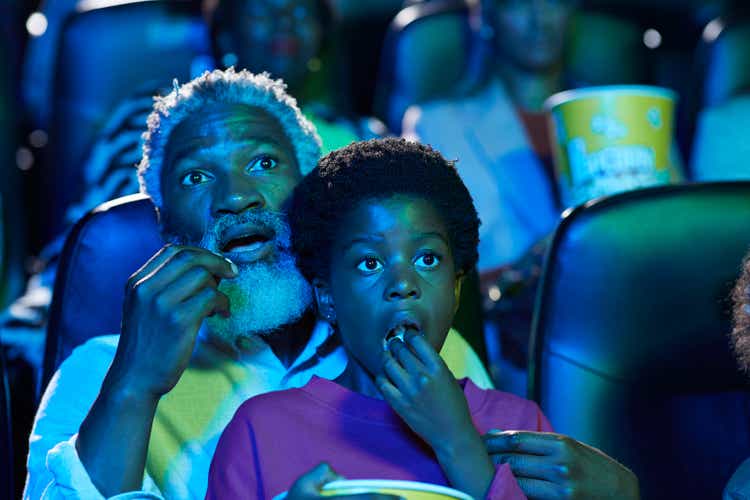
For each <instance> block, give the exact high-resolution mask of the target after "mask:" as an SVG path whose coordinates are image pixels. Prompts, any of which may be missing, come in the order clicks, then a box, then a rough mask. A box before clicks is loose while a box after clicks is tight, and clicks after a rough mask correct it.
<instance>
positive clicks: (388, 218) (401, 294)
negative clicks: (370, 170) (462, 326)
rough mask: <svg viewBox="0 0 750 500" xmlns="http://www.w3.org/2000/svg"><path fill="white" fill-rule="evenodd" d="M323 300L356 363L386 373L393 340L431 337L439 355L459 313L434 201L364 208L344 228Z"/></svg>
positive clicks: (399, 200)
mask: <svg viewBox="0 0 750 500" xmlns="http://www.w3.org/2000/svg"><path fill="white" fill-rule="evenodd" d="M330 259H331V269H330V279H329V280H328V281H329V282H328V283H327V284H326V286H325V287H323V288H322V289H321V288H319V289H318V291H319V295H318V297H319V303H320V297H321V296H323V295H325V296H326V300H324V302H325V303H326V304H328V305H329V306H330V307H331V308H332V311H333V312H334V313H335V317H336V321H337V323H338V326H339V331H340V333H341V337H342V340H343V343H344V346H345V347H346V350H347V353H348V354H349V356H350V358H353V359H354V360H356V362H357V363H358V364H359V365H360V366H361V367H362V368H364V369H365V370H366V371H367V372H368V373H369V374H370V375H377V374H379V373H381V371H380V370H381V368H382V363H383V352H384V350H385V347H386V346H387V344H388V342H389V341H390V339H391V337H398V336H400V335H405V334H406V333H407V332H408V331H412V332H413V333H418V334H421V335H424V337H425V338H426V340H427V341H428V342H429V343H430V344H431V345H432V347H433V348H434V349H435V350H436V351H439V350H440V348H441V347H442V345H443V341H444V340H445V336H446V335H447V334H448V329H449V328H450V325H451V321H452V320H453V315H454V314H455V313H456V309H457V308H458V297H459V293H460V280H459V278H458V277H457V274H456V268H455V264H454V261H453V253H452V250H451V245H450V241H449V237H448V231H447V230H446V227H445V224H444V223H443V220H442V218H441V217H440V215H439V214H438V212H437V211H436V210H435V208H434V207H433V206H432V204H431V203H429V202H427V201H425V200H423V199H421V198H414V197H409V196H405V195H396V196H393V197H390V198H386V199H382V200H367V201H364V202H362V203H360V204H359V205H358V206H357V207H356V208H355V209H353V210H352V211H351V212H350V213H349V214H348V215H347V216H345V217H344V218H343V219H342V221H341V223H340V224H339V225H338V230H337V233H336V237H335V241H334V244H333V248H332V249H331V257H330Z"/></svg>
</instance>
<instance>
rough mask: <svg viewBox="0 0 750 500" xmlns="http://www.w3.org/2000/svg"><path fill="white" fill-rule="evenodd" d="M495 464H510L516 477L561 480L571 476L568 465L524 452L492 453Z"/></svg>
mask: <svg viewBox="0 0 750 500" xmlns="http://www.w3.org/2000/svg"><path fill="white" fill-rule="evenodd" d="M492 461H493V463H494V464H495V465H499V464H508V465H509V466H510V470H511V471H512V472H513V475H514V476H515V477H516V478H519V477H524V478H527V479H542V480H545V481H554V482H558V483H559V482H560V481H562V480H566V479H568V478H569V476H570V469H569V468H568V467H567V466H566V465H560V464H557V463H555V462H554V461H553V460H551V459H550V457H545V456H539V455H526V454H522V453H503V454H498V455H492Z"/></svg>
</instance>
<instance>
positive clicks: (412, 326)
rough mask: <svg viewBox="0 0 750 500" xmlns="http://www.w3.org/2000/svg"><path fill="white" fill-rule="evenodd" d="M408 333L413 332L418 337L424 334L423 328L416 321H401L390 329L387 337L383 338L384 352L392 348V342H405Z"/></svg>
mask: <svg viewBox="0 0 750 500" xmlns="http://www.w3.org/2000/svg"><path fill="white" fill-rule="evenodd" d="M408 332H412V333H415V334H417V335H418V334H421V333H422V328H421V327H420V326H419V324H417V322H416V321H412V320H409V319H405V320H401V321H399V322H398V323H396V324H395V325H393V326H392V327H390V328H389V329H388V331H387V332H386V334H385V337H383V350H384V351H387V350H388V346H390V345H391V342H393V341H395V340H396V339H399V340H401V342H403V341H404V336H405V335H406V334H407V333H408Z"/></svg>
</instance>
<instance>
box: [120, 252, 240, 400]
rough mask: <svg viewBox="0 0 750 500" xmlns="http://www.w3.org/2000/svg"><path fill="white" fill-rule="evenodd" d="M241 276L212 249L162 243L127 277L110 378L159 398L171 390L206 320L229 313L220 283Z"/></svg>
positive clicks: (188, 358) (133, 390) (232, 265)
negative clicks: (147, 259) (214, 315)
mask: <svg viewBox="0 0 750 500" xmlns="http://www.w3.org/2000/svg"><path fill="white" fill-rule="evenodd" d="M236 276H237V272H236V266H234V264H231V263H230V262H229V261H227V260H226V259H224V258H222V257H219V256H217V255H215V254H213V253H211V252H209V251H207V250H203V249H200V248H193V247H184V246H176V245H167V246H165V247H164V248H162V249H161V250H160V251H159V252H158V253H157V254H156V255H155V256H154V257H153V258H152V259H151V260H149V261H148V262H147V263H146V264H145V265H144V266H143V267H142V268H141V269H139V270H138V271H136V272H135V274H133V275H132V276H131V277H130V279H129V280H128V284H127V289H126V293H125V304H124V307H123V322H122V332H121V335H120V342H119V345H118V348H117V354H116V355H115V360H114V361H113V363H112V368H111V369H110V373H109V374H108V375H107V378H108V379H110V382H111V381H112V379H115V380H118V381H119V382H121V383H124V384H125V385H126V386H127V387H128V389H129V391H128V392H130V393H131V394H132V393H137V394H142V395H143V396H145V397H148V396H151V397H153V398H155V399H158V398H159V397H161V396H162V395H163V394H165V393H167V392H169V391H170V390H171V389H172V387H174V385H175V384H176V383H177V381H178V380H179V378H180V376H181V375H182V372H183V371H184V370H185V368H186V367H187V364H188V361H189V360H190V355H191V354H192V352H193V347H194V345H195V339H196V336H197V334H198V330H199V329H200V326H201V323H202V322H203V319H204V318H206V317H207V316H210V315H213V314H222V315H225V316H228V315H229V299H228V298H227V297H226V295H224V294H223V293H221V292H220V291H219V290H218V284H219V281H220V280H221V279H223V278H234V277H236ZM115 383H117V382H115Z"/></svg>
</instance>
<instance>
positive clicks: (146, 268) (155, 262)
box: [129, 245, 180, 285]
mask: <svg viewBox="0 0 750 500" xmlns="http://www.w3.org/2000/svg"><path fill="white" fill-rule="evenodd" d="M179 250H180V247H179V246H177V245H164V246H163V247H161V249H160V250H159V251H158V252H156V253H155V254H154V256H153V257H151V258H150V259H149V260H148V261H147V262H146V263H145V264H143V265H142V266H141V267H140V269H138V270H137V271H136V272H134V273H133V274H132V275H131V276H130V280H129V285H135V284H136V283H138V282H139V281H141V280H142V279H143V278H145V277H146V276H148V275H150V274H151V273H153V272H154V271H155V270H157V269H158V268H159V267H160V266H161V265H162V264H164V262H166V261H167V260H168V259H169V258H171V257H172V256H173V255H174V254H175V253H177V252H178V251H179Z"/></svg>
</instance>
